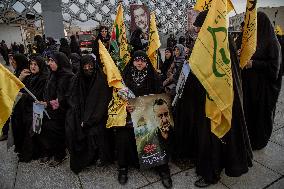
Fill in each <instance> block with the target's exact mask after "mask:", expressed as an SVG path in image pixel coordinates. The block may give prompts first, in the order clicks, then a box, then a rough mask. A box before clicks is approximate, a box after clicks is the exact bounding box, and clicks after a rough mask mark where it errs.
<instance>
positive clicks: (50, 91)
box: [40, 52, 74, 160]
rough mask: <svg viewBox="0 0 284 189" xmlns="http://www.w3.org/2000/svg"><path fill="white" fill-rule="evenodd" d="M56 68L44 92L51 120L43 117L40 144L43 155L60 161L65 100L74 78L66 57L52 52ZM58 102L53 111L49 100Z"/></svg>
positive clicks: (63, 133) (63, 137)
mask: <svg viewBox="0 0 284 189" xmlns="http://www.w3.org/2000/svg"><path fill="white" fill-rule="evenodd" d="M50 56H51V57H52V59H53V60H55V62H56V64H57V66H58V68H57V71H55V72H54V71H52V72H51V74H50V77H49V80H48V82H47V85H46V88H45V91H44V101H45V102H47V108H46V110H47V112H48V114H49V116H50V118H51V119H48V118H47V117H44V120H43V123H44V124H43V126H42V132H41V134H40V137H41V142H42V144H43V145H44V150H45V153H47V154H44V155H49V156H52V155H54V156H55V159H57V160H60V159H62V158H63V157H64V156H65V114H66V110H67V102H66V101H67V98H68V95H69V90H70V84H71V80H72V78H73V77H74V75H73V73H72V68H71V64H70V62H69V60H68V58H67V56H66V55H65V54H63V53H61V52H53V53H52V54H51V55H50ZM56 99H57V100H58V103H59V108H58V109H55V110H53V109H52V107H51V104H50V101H51V100H56Z"/></svg>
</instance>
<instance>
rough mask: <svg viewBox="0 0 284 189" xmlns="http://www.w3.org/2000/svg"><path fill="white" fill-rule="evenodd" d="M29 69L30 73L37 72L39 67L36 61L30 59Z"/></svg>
mask: <svg viewBox="0 0 284 189" xmlns="http://www.w3.org/2000/svg"><path fill="white" fill-rule="evenodd" d="M30 70H31V72H32V74H36V73H38V72H39V67H38V65H37V63H36V61H31V63H30Z"/></svg>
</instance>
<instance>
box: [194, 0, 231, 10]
mask: <svg viewBox="0 0 284 189" xmlns="http://www.w3.org/2000/svg"><path fill="white" fill-rule="evenodd" d="M213 1H215V0H197V1H196V4H195V6H194V10H197V11H200V12H201V11H204V10H209V9H210V7H211V6H212V2H213ZM227 4H228V10H227V11H228V12H230V11H231V10H234V5H233V3H232V2H231V0H227Z"/></svg>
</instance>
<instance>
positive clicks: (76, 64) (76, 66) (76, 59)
mask: <svg viewBox="0 0 284 189" xmlns="http://www.w3.org/2000/svg"><path fill="white" fill-rule="evenodd" d="M70 61H71V65H72V70H73V73H74V74H76V73H77V72H78V71H79V70H80V61H81V57H80V55H79V54H77V53H71V55H70Z"/></svg>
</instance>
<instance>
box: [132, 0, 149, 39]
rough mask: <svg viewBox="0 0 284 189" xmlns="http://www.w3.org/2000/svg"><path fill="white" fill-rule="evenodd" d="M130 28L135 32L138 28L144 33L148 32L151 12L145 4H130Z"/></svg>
mask: <svg viewBox="0 0 284 189" xmlns="http://www.w3.org/2000/svg"><path fill="white" fill-rule="evenodd" d="M130 18H131V23H130V29H131V33H133V32H134V31H135V30H136V29H137V28H141V29H142V31H143V32H144V33H148V30H149V23H150V12H149V9H148V7H147V6H145V5H136V4H132V5H130Z"/></svg>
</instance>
